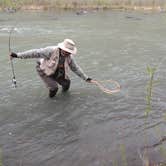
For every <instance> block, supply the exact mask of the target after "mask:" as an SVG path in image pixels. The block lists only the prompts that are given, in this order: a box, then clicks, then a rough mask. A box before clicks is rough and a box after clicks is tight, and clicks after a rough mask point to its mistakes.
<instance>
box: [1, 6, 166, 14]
mask: <svg viewBox="0 0 166 166" xmlns="http://www.w3.org/2000/svg"><path fill="white" fill-rule="evenodd" d="M33 10H34V11H35V10H36V11H49V10H50V11H59V10H63V11H65V10H66V11H67V10H73V11H91V10H92V11H94V10H95V11H98V10H120V11H139V12H144V11H148V12H157V13H158V12H166V8H165V7H161V6H129V5H126V6H123V5H122V6H119V5H112V6H99V5H91V6H85V5H83V6H79V7H73V6H61V7H55V6H50V5H34V4H33V5H23V6H21V7H0V11H1V12H3V11H4V12H9V13H14V12H17V11H33Z"/></svg>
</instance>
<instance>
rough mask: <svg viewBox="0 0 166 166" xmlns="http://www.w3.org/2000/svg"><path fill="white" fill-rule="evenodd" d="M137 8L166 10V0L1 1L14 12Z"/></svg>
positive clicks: (142, 9)
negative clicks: (159, 0)
mask: <svg viewBox="0 0 166 166" xmlns="http://www.w3.org/2000/svg"><path fill="white" fill-rule="evenodd" d="M107 9H109V10H137V11H156V12H163V11H164V12H165V11H166V0H163V2H162V3H159V2H158V1H156V2H155V1H154V0H153V1H152V2H148V3H147V2H140V1H139V0H138V1H135V2H132V1H126V0H123V1H118V0H116V1H114V0H113V1H109V0H93V1H90V0H84V1H82V0H80V1H78V0H71V1H68V0H61V1H57V0H52V1H47V0H42V1H36V0H32V1H28V2H27V1H25V0H22V1H12V0H8V1H7V0H4V1H3V2H0V10H1V11H7V12H10V11H12V12H14V11H17V10H107Z"/></svg>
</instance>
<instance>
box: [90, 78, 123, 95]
mask: <svg viewBox="0 0 166 166" xmlns="http://www.w3.org/2000/svg"><path fill="white" fill-rule="evenodd" d="M91 83H92V84H94V85H96V86H97V87H98V88H99V89H100V90H102V91H103V92H104V93H107V94H113V93H117V92H120V85H119V83H118V82H117V81H114V80H104V81H97V80H92V81H91ZM106 83H107V84H108V83H109V84H112V85H115V88H108V85H106V86H105V84H106Z"/></svg>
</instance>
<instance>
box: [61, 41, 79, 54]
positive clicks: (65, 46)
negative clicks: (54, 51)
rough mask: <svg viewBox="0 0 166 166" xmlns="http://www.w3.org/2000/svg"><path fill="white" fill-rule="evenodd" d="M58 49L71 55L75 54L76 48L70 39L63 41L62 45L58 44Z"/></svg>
mask: <svg viewBox="0 0 166 166" xmlns="http://www.w3.org/2000/svg"><path fill="white" fill-rule="evenodd" d="M58 47H59V48H60V49H62V50H64V51H66V52H69V53H71V54H73V55H75V54H76V53H77V48H76V46H75V43H74V42H73V41H72V40H71V39H65V40H64V41H63V42H62V43H58Z"/></svg>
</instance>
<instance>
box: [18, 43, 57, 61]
mask: <svg viewBox="0 0 166 166" xmlns="http://www.w3.org/2000/svg"><path fill="white" fill-rule="evenodd" d="M55 49H56V46H49V47H45V48H40V49H33V50H28V51H25V52H18V53H17V57H18V58H21V59H27V58H44V59H48V58H50V57H51V55H52V53H53V51H54V50H55Z"/></svg>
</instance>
